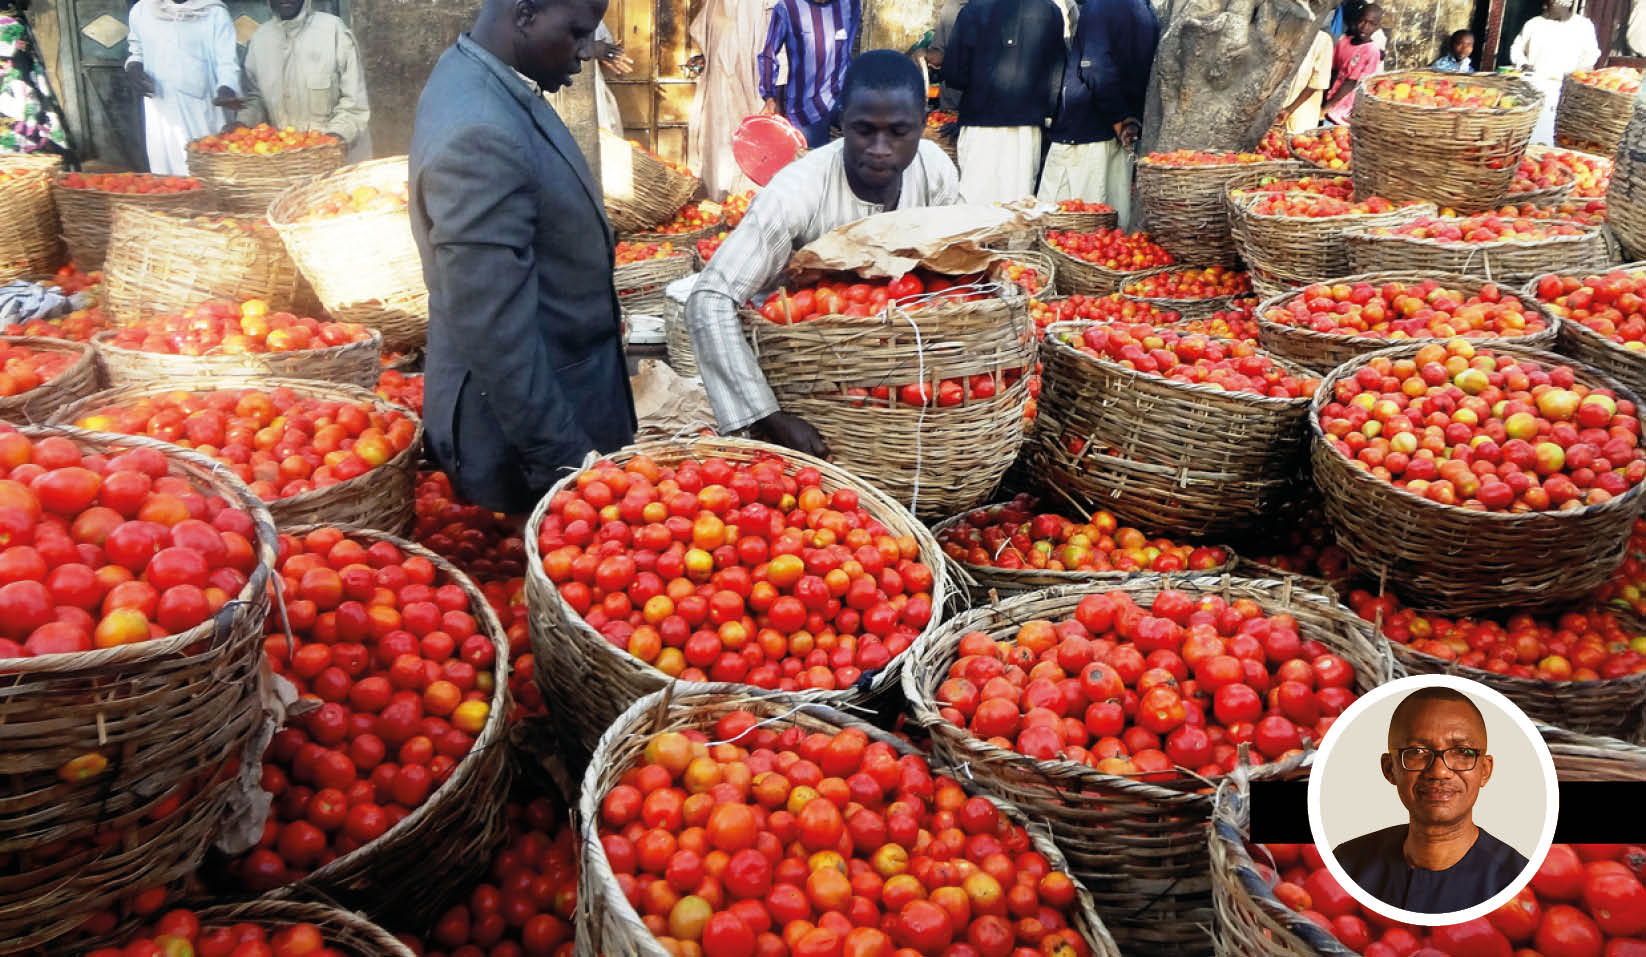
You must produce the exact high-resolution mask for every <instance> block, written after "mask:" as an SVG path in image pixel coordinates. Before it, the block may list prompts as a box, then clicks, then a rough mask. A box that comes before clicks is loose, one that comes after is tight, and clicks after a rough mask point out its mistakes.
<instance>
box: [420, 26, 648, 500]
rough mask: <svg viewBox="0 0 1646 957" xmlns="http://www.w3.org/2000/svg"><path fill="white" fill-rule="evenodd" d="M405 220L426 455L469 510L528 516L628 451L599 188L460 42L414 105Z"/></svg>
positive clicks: (552, 118)
mask: <svg viewBox="0 0 1646 957" xmlns="http://www.w3.org/2000/svg"><path fill="white" fill-rule="evenodd" d="M411 219H412V232H413V233H414V234H415V236H416V240H417V248H418V252H419V253H420V254H421V256H422V259H423V277H424V279H425V280H426V282H427V284H428V287H429V341H428V354H427V356H426V360H425V369H426V378H425V381H424V390H425V398H424V417H425V423H424V424H425V427H426V429H427V435H428V450H429V452H430V455H431V457H432V458H433V459H434V461H435V462H436V463H437V464H438V465H439V466H440V467H441V468H442V469H444V470H445V471H446V472H447V473H448V474H450V475H451V477H452V482H453V484H454V485H455V487H456V489H457V491H458V492H459V493H460V494H462V495H463V496H464V497H465V498H468V499H469V500H471V501H473V502H475V503H476V504H479V505H483V506H486V507H487V508H492V509H496V510H499V511H508V512H521V511H526V510H528V509H530V508H531V507H532V506H533V505H534V504H535V503H536V501H537V500H538V499H539V498H541V497H542V495H543V493H544V492H546V491H547V490H548V489H549V487H550V486H551V485H552V484H553V483H554V482H555V481H556V480H557V479H559V478H560V477H561V476H563V475H564V474H565V470H566V469H567V468H569V467H574V466H576V465H578V464H579V463H580V462H581V461H582V459H583V457H584V455H586V454H587V453H588V452H589V451H591V450H599V451H601V452H610V451H614V450H616V449H618V448H620V447H622V446H623V445H626V444H628V443H629V442H630V441H631V440H632V439H633V437H634V427H635V419H634V398H633V396H632V395H631V394H630V391H629V379H628V373H627V368H626V366H625V363H624V359H623V343H622V333H621V327H620V325H619V318H618V305H617V291H616V289H615V288H614V286H613V285H612V265H613V251H614V246H613V241H612V233H611V227H610V225H609V224H608V223H607V222H606V214H605V207H604V204H603V203H602V200H601V195H600V190H599V188H598V187H597V186H596V185H595V183H594V180H593V178H592V177H591V176H590V174H589V168H588V164H587V162H586V161H585V160H584V158H583V154H582V153H581V152H580V151H579V150H578V148H577V144H576V142H575V141H574V140H573V139H572V137H571V133H570V131H568V130H567V129H566V126H565V124H564V123H562V122H561V121H560V117H559V116H557V115H556V114H555V112H554V110H553V109H552V108H550V106H549V105H548V103H547V102H545V101H544V99H543V97H542V96H541V95H539V94H538V93H537V92H536V91H535V90H534V89H533V87H532V86H531V85H530V84H528V83H527V82H526V80H525V79H524V78H523V77H521V76H520V75H519V74H518V73H516V72H515V71H514V70H513V69H511V68H510V67H508V66H507V65H505V64H504V63H503V62H502V61H500V60H498V59H497V58H496V57H494V56H492V55H491V54H490V53H488V52H486V51H485V50H484V49H482V48H481V47H480V46H479V44H477V43H475V42H474V41H473V40H471V39H470V38H469V36H468V35H467V34H465V35H463V36H462V37H460V38H459V39H458V41H457V43H456V44H455V45H454V46H452V47H451V48H450V49H448V50H447V51H446V52H445V53H444V54H442V55H441V57H440V60H439V62H438V63H436V64H435V68H434V72H433V74H432V75H430V77H429V82H428V84H427V85H426V86H425V87H424V88H423V96H422V98H421V99H420V100H419V101H418V104H417V124H416V128H415V129H414V131H413V134H412V147H411Z"/></svg>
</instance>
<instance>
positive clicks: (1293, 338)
mask: <svg viewBox="0 0 1646 957" xmlns="http://www.w3.org/2000/svg"><path fill="white" fill-rule="evenodd" d="M1425 279H1433V280H1434V281H1435V282H1438V283H1441V284H1442V285H1444V286H1445V287H1446V288H1448V289H1457V290H1460V291H1462V292H1464V293H1467V294H1469V295H1474V294H1476V293H1478V292H1480V290H1481V288H1482V287H1484V286H1485V285H1486V284H1487V282H1486V280H1483V279H1479V278H1477V277H1472V276H1458V275H1452V274H1449V273H1442V272H1374V273H1364V274H1362V275H1358V276H1344V277H1342V278H1341V279H1339V280H1337V282H1338V283H1342V284H1345V285H1353V284H1355V283H1360V282H1368V283H1371V284H1373V285H1376V286H1381V285H1383V284H1384V283H1390V282H1402V283H1420V282H1422V281H1423V280H1425ZM1305 291H1306V290H1303V289H1296V290H1288V291H1286V292H1285V293H1283V294H1281V295H1279V296H1275V297H1273V298H1271V299H1268V300H1266V301H1265V302H1264V303H1263V304H1262V305H1261V306H1258V307H1257V315H1256V319H1257V326H1258V335H1259V337H1260V340H1261V342H1262V344H1263V349H1264V351H1265V352H1269V353H1272V354H1274V355H1277V356H1280V357H1282V358H1285V359H1289V360H1291V361H1292V362H1295V363H1297V364H1298V365H1301V366H1306V367H1308V368H1310V369H1313V370H1314V371H1315V372H1318V373H1320V374H1321V375H1326V374H1328V373H1330V372H1331V371H1332V370H1333V369H1335V368H1337V367H1338V366H1340V365H1342V364H1343V363H1345V362H1348V361H1349V360H1350V359H1353V358H1354V357H1356V356H1360V355H1365V354H1366V353H1368V352H1376V351H1378V350H1379V349H1387V348H1389V347H1390V345H1391V344H1398V345H1405V344H1407V343H1411V342H1415V343H1418V344H1419V345H1421V344H1423V343H1425V342H1442V341H1444V340H1441V339H1402V340H1390V339H1377V338H1372V337H1369V336H1349V335H1338V334H1335V333H1330V332H1316V331H1314V330H1313V329H1301V328H1298V327H1297V326H1288V325H1285V324H1283V323H1279V322H1275V321H1274V320H1272V319H1266V318H1264V317H1265V316H1266V315H1267V314H1268V312H1269V310H1271V309H1276V308H1279V307H1282V306H1285V305H1286V304H1288V303H1290V302H1291V301H1292V300H1294V299H1296V298H1297V297H1298V296H1301V295H1303V294H1304V292H1305ZM1517 298H1518V299H1520V301H1521V302H1522V303H1523V304H1524V305H1527V306H1530V307H1532V308H1533V309H1535V310H1536V311H1537V313H1538V315H1540V316H1542V317H1543V321H1544V322H1546V323H1548V326H1547V328H1545V329H1542V330H1539V331H1537V332H1533V333H1529V334H1527V335H1524V336H1512V337H1507V338H1506V339H1505V338H1504V337H1498V336H1481V337H1478V338H1479V339H1480V340H1482V341H1486V342H1500V341H1510V342H1516V343H1519V344H1521V345H1524V346H1532V347H1536V348H1539V349H1547V348H1549V347H1550V346H1551V345H1552V344H1553V343H1554V341H1555V336H1556V335H1557V333H1558V331H1559V329H1560V327H1561V326H1562V325H1563V323H1561V321H1560V320H1559V319H1556V318H1555V317H1554V316H1553V315H1551V314H1550V313H1549V311H1548V310H1547V309H1545V308H1543V305H1542V304H1541V303H1539V302H1538V301H1537V297H1536V296H1531V295H1526V294H1524V293H1522V294H1519V295H1518V296H1517ZM1471 338H1473V337H1471Z"/></svg>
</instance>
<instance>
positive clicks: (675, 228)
mask: <svg viewBox="0 0 1646 957" xmlns="http://www.w3.org/2000/svg"><path fill="white" fill-rule="evenodd" d="M724 217H725V212H724V210H723V209H722V207H721V206H720V204H719V203H712V202H710V201H708V200H706V199H704V200H699V201H697V202H694V203H687V204H686V205H684V206H682V207H680V208H679V209H678V210H675V213H674V215H673V216H671V217H669V218H668V219H667V220H665V221H663V222H661V223H658V224H657V225H655V226H651V227H649V228H647V229H642V230H634V231H632V232H625V233H623V234H622V235H621V236H620V237H619V238H620V239H626V240H628V241H629V242H631V243H673V244H674V246H675V247H676V248H678V249H684V250H690V249H694V248H696V246H697V241H698V240H699V239H707V238H708V237H710V236H713V235H714V234H715V233H718V232H720V231H721V229H723V228H725V218H724Z"/></svg>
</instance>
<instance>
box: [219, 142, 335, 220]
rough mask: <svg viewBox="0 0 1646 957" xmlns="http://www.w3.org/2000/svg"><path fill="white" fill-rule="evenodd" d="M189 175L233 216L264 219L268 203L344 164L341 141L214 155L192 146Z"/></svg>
mask: <svg viewBox="0 0 1646 957" xmlns="http://www.w3.org/2000/svg"><path fill="white" fill-rule="evenodd" d="M188 161H189V175H190V176H193V177H195V178H196V179H198V180H200V181H201V182H203V183H205V184H206V187H207V188H208V189H210V190H211V192H212V195H213V197H214V198H215V200H216V202H217V205H218V207H219V208H221V209H225V210H228V211H229V212H231V213H238V214H241V215H247V216H261V215H263V214H264V213H265V212H267V211H268V208H269V203H271V202H273V201H274V198H275V197H276V196H279V195H280V194H281V193H282V192H284V191H285V190H286V189H288V188H290V187H292V186H300V185H302V184H303V183H306V182H308V181H309V180H311V179H314V178H315V177H317V176H324V175H326V174H327V173H330V172H331V171H332V170H335V169H337V168H338V167H339V166H342V165H343V144H342V142H341V141H335V142H331V143H325V144H322V145H319V146H309V147H304V148H302V149H286V150H280V151H279V152H274V153H228V152H224V153H212V152H206V151H204V150H202V149H200V148H199V147H198V145H197V143H190V144H189V149H188Z"/></svg>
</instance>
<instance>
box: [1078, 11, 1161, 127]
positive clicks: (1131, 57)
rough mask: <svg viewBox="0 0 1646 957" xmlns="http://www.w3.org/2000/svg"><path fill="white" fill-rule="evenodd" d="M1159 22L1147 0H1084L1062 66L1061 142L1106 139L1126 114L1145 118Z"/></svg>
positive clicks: (1157, 42)
mask: <svg viewBox="0 0 1646 957" xmlns="http://www.w3.org/2000/svg"><path fill="white" fill-rule="evenodd" d="M1159 42H1160V22H1159V21H1158V20H1157V19H1155V15H1154V10H1153V9H1152V8H1151V7H1150V6H1149V4H1148V2H1147V0H1086V3H1085V5H1084V6H1082V7H1081V8H1080V25H1079V26H1078V27H1076V28H1075V37H1074V49H1073V50H1072V51H1071V52H1070V54H1069V61H1068V64H1067V66H1065V67H1064V70H1063V102H1062V105H1061V106H1060V107H1059V108H1058V111H1057V121H1056V122H1054V123H1053V124H1052V129H1051V138H1052V141H1053V142H1057V143H1104V142H1107V141H1109V140H1112V139H1114V138H1115V134H1114V125H1115V124H1116V123H1118V122H1120V121H1121V120H1124V119H1125V118H1127V117H1128V116H1131V117H1136V118H1138V119H1140V120H1141V119H1142V118H1143V100H1144V97H1145V95H1146V94H1147V93H1148V89H1149V70H1150V69H1151V68H1152V66H1153V65H1154V54H1155V47H1156V45H1158V44H1159Z"/></svg>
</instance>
